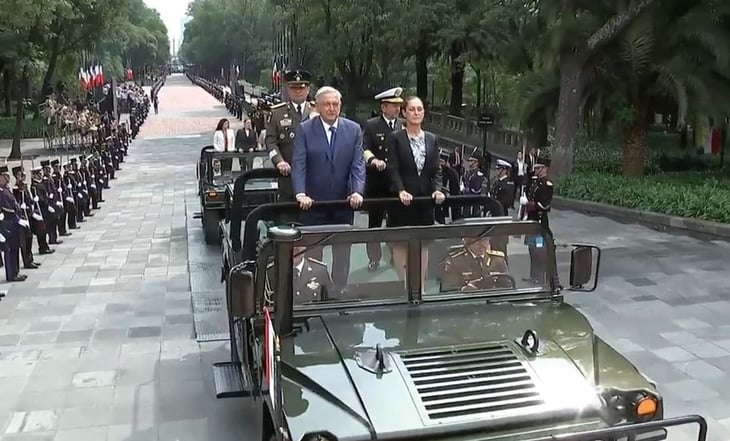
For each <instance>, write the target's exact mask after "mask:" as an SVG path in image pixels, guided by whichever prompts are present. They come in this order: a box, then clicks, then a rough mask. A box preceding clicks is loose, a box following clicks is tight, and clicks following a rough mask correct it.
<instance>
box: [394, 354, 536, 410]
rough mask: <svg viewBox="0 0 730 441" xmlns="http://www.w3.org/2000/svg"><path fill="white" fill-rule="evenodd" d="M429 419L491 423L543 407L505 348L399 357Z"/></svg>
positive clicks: (519, 364) (522, 367) (527, 377)
mask: <svg viewBox="0 0 730 441" xmlns="http://www.w3.org/2000/svg"><path fill="white" fill-rule="evenodd" d="M400 358H401V361H402V363H403V364H404V365H405V367H406V369H407V371H408V374H409V375H410V377H411V380H412V381H413V384H414V386H415V389H416V391H417V393H418V397H419V398H420V399H421V402H422V404H423V407H424V408H425V411H426V414H427V415H428V418H429V419H431V420H441V419H444V418H454V417H464V416H473V415H475V414H483V413H491V414H495V413H496V415H493V417H495V418H496V417H499V416H501V415H504V416H508V415H510V414H512V413H515V412H519V413H523V412H524V411H526V410H527V408H530V407H533V406H540V405H542V404H544V402H543V400H542V399H541V397H540V393H539V391H538V389H537V385H536V384H535V381H534V379H533V377H532V375H531V374H530V371H528V369H527V368H526V366H525V365H524V363H523V361H522V360H521V359H520V358H518V357H517V355H516V354H515V353H514V352H513V351H512V349H511V348H510V347H509V346H507V345H506V344H491V345H486V346H479V347H465V348H449V349H444V350H436V351H428V352H419V353H413V352H411V353H403V354H401V355H400Z"/></svg>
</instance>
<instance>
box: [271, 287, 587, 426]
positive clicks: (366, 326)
mask: <svg viewBox="0 0 730 441" xmlns="http://www.w3.org/2000/svg"><path fill="white" fill-rule="evenodd" d="M528 329H529V330H533V331H534V332H535V334H536V335H537V337H538V340H539V348H538V353H537V354H530V353H529V352H528V351H526V350H524V349H523V348H522V347H521V345H520V344H519V341H520V340H521V339H522V337H523V335H524V334H525V331H527V330H528ZM596 342H597V339H595V338H594V335H593V330H592V328H591V326H590V324H589V323H588V321H587V319H586V318H585V317H584V316H583V315H582V314H581V313H580V312H578V311H577V310H575V309H574V308H572V307H571V306H569V305H566V304H563V303H559V302H550V301H544V302H536V303H521V304H519V303H498V304H495V303H486V302H481V303H464V304H459V305H454V304H441V305H424V304H422V305H419V306H417V307H403V308H397V309H394V308H392V307H391V308H389V309H385V308H383V309H378V310H372V309H369V310H367V311H355V312H348V313H341V312H340V313H333V314H322V315H317V316H312V317H309V318H307V319H306V322H302V327H301V331H300V332H299V333H297V334H295V335H294V336H293V337H289V338H285V339H282V346H281V351H282V353H281V360H282V362H283V363H285V364H286V365H287V368H288V372H289V374H283V375H284V378H283V379H282V385H283V394H284V397H283V401H284V410H285V412H286V414H287V417H288V418H287V421H288V423H289V428H290V431H291V434H292V438H293V439H295V440H297V439H299V438H300V437H301V435H303V434H305V433H310V432H312V431H316V430H328V431H329V432H331V433H332V434H334V435H335V436H336V437H337V438H338V439H339V440H343V439H368V438H370V437H371V436H377V437H378V438H383V437H385V438H390V437H395V436H399V437H400V436H408V435H413V434H415V433H419V434H426V433H428V432H432V433H434V434H436V433H447V432H448V431H449V430H451V429H452V428H453V429H454V430H456V429H468V428H469V427H472V428H473V427H487V426H488V427H492V429H493V430H497V429H498V428H499V427H509V426H512V425H518V426H524V425H525V424H529V423H530V422H531V421H534V422H535V424H542V423H544V422H545V421H546V420H550V421H554V422H555V423H556V424H559V423H560V422H571V421H576V420H579V419H582V418H583V419H585V418H592V419H594V418H597V415H598V410H599V409H600V407H601V402H600V400H599V399H598V395H597V393H596V384H597V379H598V374H597V373H596V372H595V370H594V365H595V357H596V350H595V349H596ZM377 345H380V347H381V348H382V349H383V350H384V351H383V352H384V354H385V359H386V363H388V365H389V369H390V370H389V372H384V373H381V374H376V373H373V372H372V371H369V370H367V369H365V368H363V360H364V359H368V358H371V357H368V354H369V355H372V354H373V353H374V351H373V350H372V348H375V347H376V346H377ZM292 371H296V373H295V375H290V374H291V372H292ZM300 373H301V374H303V375H301V376H300V375H299V374H300ZM329 394H332V396H335V397H337V399H338V400H341V402H340V403H337V402H336V401H337V400H333V398H332V396H330V397H329V398H328V395H329ZM345 407H347V408H349V410H348V409H346V408H345ZM312 410H314V411H312ZM358 420H359V421H360V422H359V423H358ZM363 421H366V422H369V424H368V425H369V426H370V428H368V425H366V424H363ZM445 431H446V432H445ZM372 432H374V433H372Z"/></svg>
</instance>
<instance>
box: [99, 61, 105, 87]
mask: <svg viewBox="0 0 730 441" xmlns="http://www.w3.org/2000/svg"><path fill="white" fill-rule="evenodd" d="M99 85H100V86H103V85H104V69H103V68H102V67H101V64H100V65H99Z"/></svg>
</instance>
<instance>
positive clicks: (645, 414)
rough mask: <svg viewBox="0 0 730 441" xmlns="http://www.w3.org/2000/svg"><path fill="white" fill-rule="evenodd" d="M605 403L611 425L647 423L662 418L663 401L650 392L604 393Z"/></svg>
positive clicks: (614, 391) (613, 391) (617, 391)
mask: <svg viewBox="0 0 730 441" xmlns="http://www.w3.org/2000/svg"><path fill="white" fill-rule="evenodd" d="M602 397H603V401H604V402H605V404H606V407H607V409H608V411H609V415H607V417H608V418H609V419H610V420H611V421H610V424H617V423H619V422H621V421H627V422H632V423H635V422H645V421H651V420H654V419H658V418H661V417H662V404H661V399H660V398H659V397H658V396H657V395H655V394H654V393H651V392H649V391H643V390H642V391H636V390H633V391H619V390H610V391H604V393H603V394H602Z"/></svg>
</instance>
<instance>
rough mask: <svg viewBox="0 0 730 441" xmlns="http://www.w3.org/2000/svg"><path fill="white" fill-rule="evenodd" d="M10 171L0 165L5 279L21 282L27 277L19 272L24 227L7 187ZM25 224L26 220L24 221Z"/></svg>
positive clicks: (0, 202) (18, 207) (0, 203)
mask: <svg viewBox="0 0 730 441" xmlns="http://www.w3.org/2000/svg"><path fill="white" fill-rule="evenodd" d="M9 184H10V173H9V170H8V166H7V165H1V166H0V210H2V212H1V213H0V214H1V215H2V216H0V217H1V218H2V219H1V220H0V222H2V226H3V230H4V231H5V232H6V233H7V236H6V238H5V239H6V241H5V280H7V281H8V282H23V281H25V279H27V276H26V275H25V274H20V273H19V271H20V255H19V254H20V246H21V242H22V238H23V229H24V228H25V225H24V222H23V220H22V219H21V218H20V206H19V205H18V201H17V200H15V197H14V196H13V193H12V191H11V190H10V187H9ZM25 224H27V222H25Z"/></svg>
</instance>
